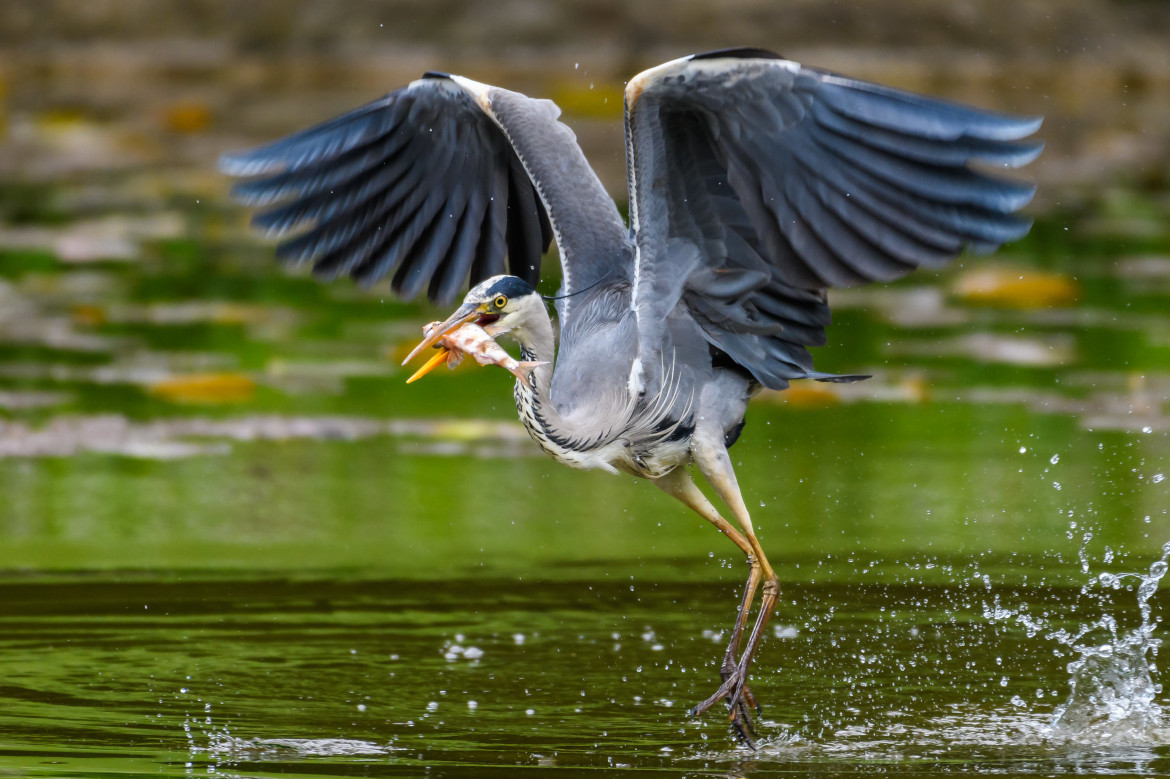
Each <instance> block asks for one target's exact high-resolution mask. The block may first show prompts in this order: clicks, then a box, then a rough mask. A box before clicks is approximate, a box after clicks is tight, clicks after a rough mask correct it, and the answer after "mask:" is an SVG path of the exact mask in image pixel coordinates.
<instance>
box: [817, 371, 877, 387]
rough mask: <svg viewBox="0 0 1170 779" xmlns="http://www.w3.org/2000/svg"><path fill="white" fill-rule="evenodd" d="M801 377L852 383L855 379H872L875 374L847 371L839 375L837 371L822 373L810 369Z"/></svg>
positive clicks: (836, 382)
mask: <svg viewBox="0 0 1170 779" xmlns="http://www.w3.org/2000/svg"><path fill="white" fill-rule="evenodd" d="M800 378H802V379H814V380H816V381H827V382H831V383H833V384H852V383H853V382H855V381H863V380H864V379H872V378H873V376H872V375H871V374H866V373H847V374H843V375H838V374H836V373H820V372H819V371H809V372H808V374H806V375H804V376H801V377H800Z"/></svg>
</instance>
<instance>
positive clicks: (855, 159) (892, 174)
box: [626, 50, 1042, 388]
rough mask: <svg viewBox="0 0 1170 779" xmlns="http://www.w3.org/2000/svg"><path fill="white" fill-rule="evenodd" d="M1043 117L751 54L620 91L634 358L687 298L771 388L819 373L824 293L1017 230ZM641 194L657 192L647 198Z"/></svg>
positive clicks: (698, 58) (1023, 225)
mask: <svg viewBox="0 0 1170 779" xmlns="http://www.w3.org/2000/svg"><path fill="white" fill-rule="evenodd" d="M1039 124H1040V120H1039V119H1033V118H1020V117H1013V116H1006V115H1002V114H995V113H990V112H985V111H980V110H977V109H973V108H969V107H966V106H961V105H957V104H954V103H949V102H945V101H941V100H936V99H932V98H928V97H923V96H920V95H916V94H912V93H909V92H903V91H900V90H895V89H890V88H887V87H882V86H878V85H875V84H870V83H866V82H862V81H856V80H853V79H848V78H844V77H842V76H837V75H834V74H831V73H827V72H824V71H819V70H814V69H810V68H804V67H801V66H800V65H798V64H797V63H794V62H790V61H788V60H784V59H782V58H780V57H778V56H777V55H774V54H770V53H768V52H763V51H760V50H729V51H723V52H713V53H711V54H707V55H695V56H692V57H687V58H683V59H680V60H675V61H673V62H669V63H666V64H665V65H662V66H659V67H657V68H654V69H651V70H648V71H646V72H644V73H642V74H640V75H639V76H637V77H636V78H634V79H633V80H632V81H631V82H630V84H629V86H628V88H627V90H626V137H627V153H628V159H629V165H630V199H631V206H630V210H631V223H632V225H633V226H634V229H635V241H636V250H637V256H636V260H635V293H634V307H635V311H636V312H637V314H638V320H639V322H638V327H639V337H640V339H641V349H642V351H643V353H644V354H646V353H649V352H650V351H652V350H653V349H654V348H655V343H656V339H658V338H659V333H658V330H660V329H661V324H660V323H661V321H662V320H663V318H664V317H665V316H666V315H668V314H669V313H670V312H671V311H673V310H674V307H675V306H676V305H677V304H679V303H680V302H681V303H682V304H683V305H684V306H685V309H686V310H687V311H688V313H689V314H690V315H691V316H693V317H694V318H695V320H696V321H697V322H698V323H699V324H700V326H701V327H702V330H703V332H704V335H705V337H706V338H707V339H708V340H709V341H710V342H711V343H712V344H714V345H715V346H717V347H718V348H720V349H722V350H723V351H724V352H726V353H727V354H728V355H729V356H730V357H731V358H732V359H733V360H734V361H735V362H737V363H738V364H739V365H741V366H743V367H744V368H745V369H747V370H748V371H750V372H751V373H752V374H753V376H754V377H755V378H756V379H757V380H759V381H760V382H761V383H763V384H764V385H766V386H769V387H775V388H783V387H784V386H787V380H788V379H791V378H799V377H813V378H826V379H828V378H832V377H830V376H827V375H825V374H817V373H815V372H813V370H812V361H811V357H810V355H809V354H808V351H807V349H806V347H808V346H817V345H821V344H823V343H824V338H825V336H824V328H825V326H826V325H827V324H828V322H829V312H828V307H827V305H826V302H825V294H824V291H825V290H826V289H827V288H828V287H834V286H852V285H857V284H863V283H866V282H870V281H888V280H892V279H896V278H899V277H901V276H903V275H905V274H906V273H908V272H909V271H911V270H912V269H914V268H916V267H918V266H923V265H925V266H931V267H933V266H939V265H942V264H944V263H946V262H948V261H950V260H951V259H953V258H954V257H955V256H957V255H958V254H959V253H961V252H962V251H963V250H964V249H967V248H971V249H974V250H978V251H990V250H992V249H994V248H995V247H997V246H998V245H999V244H1001V243H1003V242H1005V241H1009V240H1013V239H1016V238H1019V237H1021V236H1023V235H1024V234H1025V233H1027V231H1028V228H1029V226H1030V224H1031V223H1030V221H1029V220H1027V219H1025V218H1022V217H1020V216H1018V215H1016V214H1015V213H1014V212H1015V211H1017V210H1018V209H1019V208H1021V207H1022V206H1024V205H1025V204H1026V203H1027V202H1028V201H1029V200H1030V199H1031V197H1032V194H1033V192H1034V187H1032V186H1030V185H1027V184H1023V183H1019V182H1016V181H1011V180H1007V179H1002V178H998V177H994V176H990V175H987V174H986V173H983V172H980V171H977V170H975V169H973V168H972V167H971V163H972V162H981V163H985V164H987V165H996V166H1002V167H1017V166H1020V165H1023V164H1026V163H1027V162H1029V161H1031V160H1032V159H1034V158H1035V157H1036V155H1037V154H1039V152H1040V149H1041V148H1042V144H1040V143H1019V142H1016V141H1018V139H1020V138H1023V137H1025V136H1028V135H1030V134H1031V133H1033V132H1034V131H1035V130H1036V129H1037V127H1038V126H1039ZM644 181H654V182H662V185H660V186H642V185H641V183H642V182H644Z"/></svg>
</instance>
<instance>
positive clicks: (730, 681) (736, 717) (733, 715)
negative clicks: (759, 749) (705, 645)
mask: <svg viewBox="0 0 1170 779" xmlns="http://www.w3.org/2000/svg"><path fill="white" fill-rule="evenodd" d="M720 676H722V677H723V684H721V685H719V689H718V690H716V691H715V693H714V694H713V695H712V696H711V697H710V698H708V699H707V700H705V701H703V702H702V703H700V704H699V705H698V706H695V707H694V708H693V709H691V712H690V714H691V716H692V717H697V716H699V715H701V714H703V713H704V712H706V711H707V710H708V709H710V708H711V707H712V706H714V705H715V704H716V703H718V702H719V701H725V702H726V703H727V709H728V711H729V712H730V720H731V729H732V732H734V733H735V736H736V738H737V739H738V740H739V742H740V743H741V744H743V745H744V746H746V747H748V748H749V749H752V750H755V749H756V740H755V736H756V725H755V722H754V720H753V719H752V714H751V709H755V710H756V714H759V713H760V705H759V703H757V702H756V698H755V696H754V695H752V692H751V690H750V689H748V686H747V669H746V668H740V667H738V666H731V667H730V668H727V667H724V668H723V669H721V671H720ZM749 707H750V708H749Z"/></svg>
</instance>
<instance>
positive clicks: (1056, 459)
mask: <svg viewBox="0 0 1170 779" xmlns="http://www.w3.org/2000/svg"><path fill="white" fill-rule="evenodd" d="M1048 462H1050V463H1052V464H1053V465H1056V464H1057V463H1058V462H1060V455H1059V454H1054V455H1052V457H1051V458H1049V460H1048Z"/></svg>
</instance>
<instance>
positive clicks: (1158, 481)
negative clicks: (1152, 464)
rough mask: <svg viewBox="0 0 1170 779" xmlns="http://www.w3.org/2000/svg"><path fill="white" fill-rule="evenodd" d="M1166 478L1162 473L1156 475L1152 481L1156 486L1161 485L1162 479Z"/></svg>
mask: <svg viewBox="0 0 1170 779" xmlns="http://www.w3.org/2000/svg"><path fill="white" fill-rule="evenodd" d="M1165 478H1166V477H1165V476H1164V475H1162V474H1160V473H1155V474H1154V478H1153V479H1152V481H1153V482H1154V484H1159V483H1161V481H1162V479H1165Z"/></svg>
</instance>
